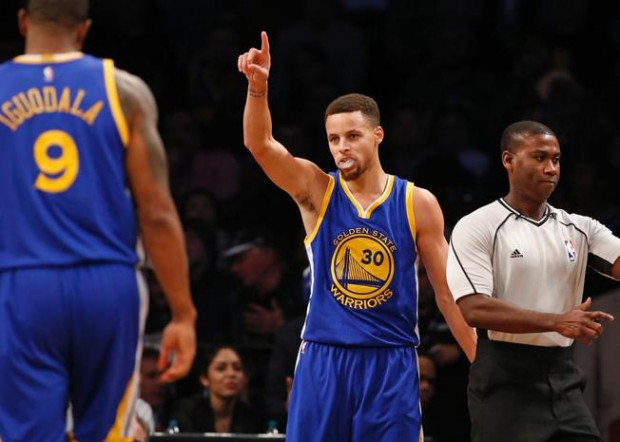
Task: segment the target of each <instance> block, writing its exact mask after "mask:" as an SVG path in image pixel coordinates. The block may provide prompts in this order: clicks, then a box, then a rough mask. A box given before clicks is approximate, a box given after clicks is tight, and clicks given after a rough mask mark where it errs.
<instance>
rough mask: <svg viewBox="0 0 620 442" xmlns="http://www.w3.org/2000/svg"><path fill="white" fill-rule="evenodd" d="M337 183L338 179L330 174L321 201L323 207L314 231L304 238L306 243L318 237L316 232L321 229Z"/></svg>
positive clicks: (308, 243)
mask: <svg viewBox="0 0 620 442" xmlns="http://www.w3.org/2000/svg"><path fill="white" fill-rule="evenodd" d="M335 185H336V181H335V180H334V177H333V176H331V175H329V183H327V189H326V190H325V195H323V202H322V203H321V209H320V210H319V217H318V218H317V220H316V224H315V225H314V229H312V233H310V235H308V236H306V238H305V239H304V243H305V244H306V245H310V243H311V242H312V240H313V239H314V238H315V237H316V234H317V233H318V231H319V227H321V224H322V223H323V218H324V217H325V212H326V211H327V205H328V204H329V199H330V198H331V196H332V192H333V191H334V186H335Z"/></svg>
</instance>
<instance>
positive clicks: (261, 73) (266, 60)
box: [237, 31, 271, 90]
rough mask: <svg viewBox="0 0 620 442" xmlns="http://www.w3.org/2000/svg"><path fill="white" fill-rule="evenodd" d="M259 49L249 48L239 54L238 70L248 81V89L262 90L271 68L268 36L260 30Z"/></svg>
mask: <svg viewBox="0 0 620 442" xmlns="http://www.w3.org/2000/svg"><path fill="white" fill-rule="evenodd" d="M260 37H261V47H260V49H256V48H250V50H249V51H248V52H246V53H244V54H241V55H240V56H239V59H238V60H237V67H238V69H239V72H242V73H243V74H245V77H246V78H247V79H248V82H249V83H250V89H256V90H262V89H264V88H265V87H266V86H267V79H268V78H269V69H270V68H271V55H270V54H269V38H267V33H266V32H265V31H263V32H261V34H260Z"/></svg>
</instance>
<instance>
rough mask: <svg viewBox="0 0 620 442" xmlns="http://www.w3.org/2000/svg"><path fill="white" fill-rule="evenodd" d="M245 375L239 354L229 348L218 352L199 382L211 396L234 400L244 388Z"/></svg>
mask: <svg viewBox="0 0 620 442" xmlns="http://www.w3.org/2000/svg"><path fill="white" fill-rule="evenodd" d="M246 381H247V379H246V375H245V371H244V369H243V363H242V361H241V358H240V356H239V354H237V352H236V351H235V350H233V349H232V348H229V347H224V348H221V349H220V350H218V352H217V353H216V354H215V356H214V357H213V359H212V360H211V362H210V363H209V366H208V367H207V370H206V372H205V373H204V374H203V375H202V376H201V377H200V382H201V383H202V385H203V386H204V387H205V388H208V389H209V393H210V394H211V395H212V396H216V397H219V398H223V399H228V398H236V397H238V396H239V395H240V394H241V391H242V390H243V389H244V388H245V386H246Z"/></svg>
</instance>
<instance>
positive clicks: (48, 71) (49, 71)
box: [43, 66, 54, 83]
mask: <svg viewBox="0 0 620 442" xmlns="http://www.w3.org/2000/svg"><path fill="white" fill-rule="evenodd" d="M43 79H44V80H45V81H47V82H48V83H49V82H51V81H54V68H53V67H51V66H45V67H44V68H43Z"/></svg>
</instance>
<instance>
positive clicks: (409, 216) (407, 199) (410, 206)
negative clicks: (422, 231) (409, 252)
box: [405, 182, 417, 240]
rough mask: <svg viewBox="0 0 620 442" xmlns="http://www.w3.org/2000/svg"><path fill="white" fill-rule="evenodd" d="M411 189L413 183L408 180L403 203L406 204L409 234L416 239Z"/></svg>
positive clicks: (412, 188)
mask: <svg viewBox="0 0 620 442" xmlns="http://www.w3.org/2000/svg"><path fill="white" fill-rule="evenodd" d="M413 190H414V185H413V183H410V182H408V183H407V190H406V193H405V195H406V197H405V204H406V205H407V207H406V208H407V222H408V223H409V230H410V231H411V236H412V237H413V239H414V240H415V239H416V232H417V230H416V229H417V227H416V223H415V211H414V210H413Z"/></svg>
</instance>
